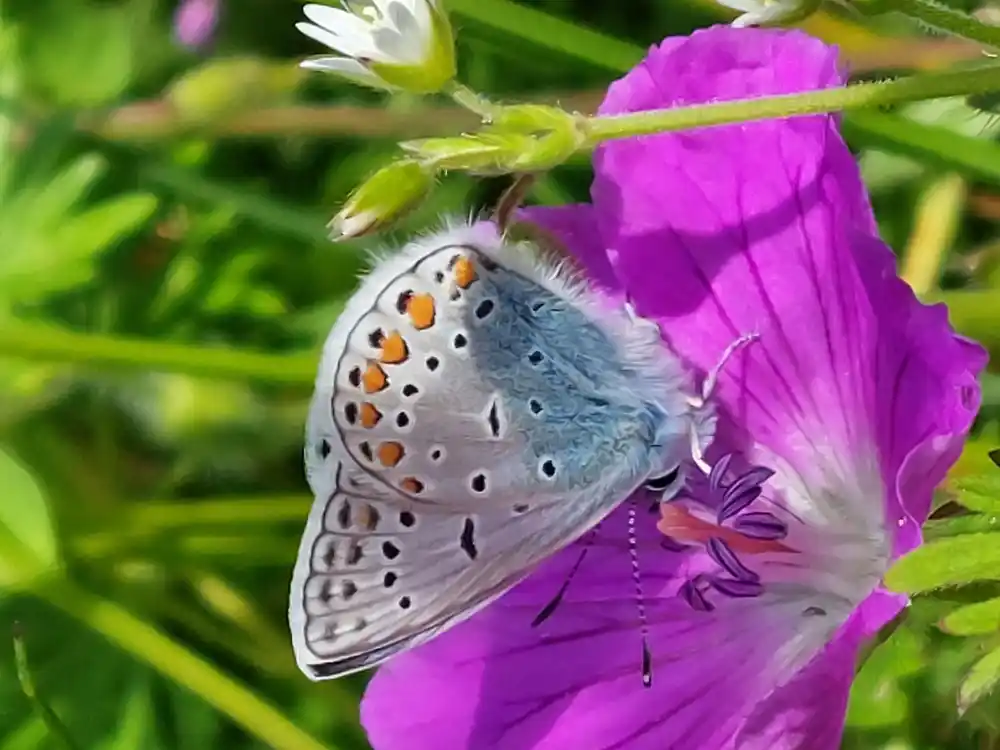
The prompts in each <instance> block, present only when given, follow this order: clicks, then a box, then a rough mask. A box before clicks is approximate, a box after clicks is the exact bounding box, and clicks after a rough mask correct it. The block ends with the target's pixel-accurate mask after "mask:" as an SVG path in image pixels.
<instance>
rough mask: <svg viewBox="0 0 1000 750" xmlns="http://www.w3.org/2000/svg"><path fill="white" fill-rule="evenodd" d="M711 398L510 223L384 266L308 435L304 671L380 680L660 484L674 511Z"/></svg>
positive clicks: (436, 236) (338, 329)
mask: <svg viewBox="0 0 1000 750" xmlns="http://www.w3.org/2000/svg"><path fill="white" fill-rule="evenodd" d="M724 357H725V355H724ZM709 380H711V376H710V378H709ZM707 382H708V381H706V383H707ZM707 395H708V394H707V392H705V391H704V390H703V391H702V394H701V395H700V396H699V395H698V394H697V393H695V391H694V389H693V388H692V386H691V382H690V378H689V376H688V374H687V373H686V372H685V370H684V368H683V367H682V365H681V363H680V362H679V361H678V359H677V358H676V357H675V356H674V355H673V354H672V353H671V352H670V351H669V349H668V348H667V347H666V346H665V345H664V343H663V341H662V339H661V336H660V331H659V329H658V327H657V325H656V324H655V323H652V322H650V321H647V320H644V319H642V318H640V317H638V316H637V315H636V314H635V313H634V311H633V310H632V308H631V307H630V306H629V305H627V304H625V303H622V302H619V301H615V300H613V299H610V298H609V297H608V296H607V295H604V294H601V293H600V292H599V291H598V290H597V289H596V288H594V287H593V286H591V285H590V284H588V283H587V281H586V280H585V279H584V278H583V277H582V276H581V275H580V274H579V273H576V272H574V271H573V270H572V268H571V267H570V266H569V265H568V264H567V263H565V262H563V261H560V260H558V259H555V258H553V257H551V256H549V255H546V254H545V253H542V252H540V251H539V248H538V247H537V246H535V245H534V244H533V243H530V242H524V241H514V240H512V239H511V238H510V237H507V236H505V235H504V234H503V233H502V232H501V231H500V230H499V229H498V228H497V226H496V224H493V223H490V222H475V223H471V222H467V223H461V224H454V225H452V226H449V227H446V228H445V229H443V230H441V231H439V232H436V233H433V234H430V235H429V236H426V237H422V238H418V239H415V240H413V241H411V242H410V243H409V244H407V245H405V246H404V247H403V248H402V250H401V251H399V252H398V253H397V254H395V255H392V256H390V257H387V258H383V259H380V260H378V261H377V262H376V264H375V266H374V268H373V270H372V271H371V272H370V273H369V275H368V276H367V277H366V278H365V279H364V280H363V281H362V283H361V285H360V287H359V289H358V290H357V292H356V293H355V294H354V295H353V297H352V298H351V299H350V300H349V301H348V303H347V305H346V307H345V309H344V312H343V313H342V314H341V315H340V317H339V318H338V319H337V321H336V323H335V324H334V326H333V329H332V330H331V332H330V334H329V336H328V338H327V340H326V343H325V346H324V349H323V355H322V358H321V362H320V365H319V372H318V375H317V379H316V389H315V394H314V397H313V400H312V403H311V406H310V411H309V415H308V420H307V426H306V445H305V465H306V475H307V478H308V482H309V485H310V488H311V489H312V492H313V494H314V495H315V503H314V505H313V507H312V510H311V512H310V515H309V518H308V521H307V524H306V529H305V533H304V534H303V537H302V541H301V546H300V549H299V555H298V559H297V562H296V565H295V569H294V574H293V580H292V586H291V597H290V608H289V623H290V627H291V634H292V642H293V646H294V651H295V657H296V661H297V663H298V665H299V668H300V669H301V670H302V671H303V672H304V673H305V674H306V675H307V676H308V677H309V678H310V679H313V680H322V679H330V678H335V677H340V676H342V675H346V674H349V673H352V672H355V671H358V670H361V669H365V668H368V667H372V666H375V665H377V664H379V663H381V662H382V661H384V660H385V659H388V658H389V657H391V656H393V655H394V654H398V653H400V652H401V651H405V650H407V649H410V648H413V647H414V646H417V645H419V644H420V643H423V642H425V641H427V640H429V639H431V638H433V637H435V636H436V635H438V634H440V633H442V632H443V631H445V630H447V629H448V628H450V627H452V626H453V625H455V624H457V623H458V622H460V621H462V620H464V619H465V618H467V617H469V616H471V615H472V614H473V613H475V612H476V611H478V610H480V609H481V608H483V607H485V606H486V605H487V604H489V603H490V602H491V601H493V600H495V599H496V598H497V597H499V596H500V595H501V594H503V593H504V592H505V591H507V590H508V589H510V588H511V587H512V586H514V585H515V584H516V583H518V582H519V581H520V580H522V579H523V578H524V577H525V576H526V575H528V574H529V573H530V572H531V570H532V569H533V567H534V566H535V565H537V564H538V563H539V562H541V561H543V560H544V559H545V558H547V557H549V556H550V555H552V554H553V553H555V552H556V551H558V550H560V549H562V548H563V547H565V546H566V545H568V544H570V543H571V542H573V541H575V540H577V539H578V538H580V537H581V536H582V535H583V534H585V533H586V532H587V531H588V530H589V529H591V528H593V527H594V526H595V525H596V524H597V523H599V522H600V521H601V520H602V519H603V518H604V517H605V516H607V515H608V514H609V513H610V512H611V511H612V510H614V508H615V507H616V506H617V505H618V504H619V503H621V502H622V501H623V500H625V499H626V498H627V497H628V496H629V495H631V494H632V493H633V492H634V491H635V490H636V489H637V488H639V487H640V486H643V485H648V486H649V487H650V488H651V489H655V490H656V491H657V492H662V493H664V498H667V497H669V496H670V494H671V493H672V492H674V491H675V488H674V487H673V486H672V485H675V484H676V481H675V480H676V479H677V478H678V477H679V476H680V473H679V467H680V465H681V463H682V461H684V460H685V459H688V458H691V457H692V456H695V457H697V456H700V454H701V453H702V452H703V451H704V449H705V447H706V446H707V445H708V444H709V443H710V442H711V439H712V436H713V432H714V425H715V417H714V414H713V411H712V407H711V403H710V402H709V400H708V399H707V398H706V396H707ZM681 481H682V480H681ZM527 625H528V623H526V626H527Z"/></svg>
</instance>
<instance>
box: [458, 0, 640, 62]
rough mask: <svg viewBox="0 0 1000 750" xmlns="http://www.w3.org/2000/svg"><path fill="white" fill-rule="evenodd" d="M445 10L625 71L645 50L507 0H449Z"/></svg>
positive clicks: (547, 46)
mask: <svg viewBox="0 0 1000 750" xmlns="http://www.w3.org/2000/svg"><path fill="white" fill-rule="evenodd" d="M448 10H450V11H451V12H453V13H455V14H456V15H458V16H461V17H463V18H467V19H469V20H471V21H474V22H476V23H479V24H482V25H484V26H489V27H491V28H493V29H496V30H498V31H501V32H503V34H504V36H505V37H508V38H509V37H511V36H513V37H516V38H518V39H524V40H526V41H529V42H532V43H534V44H536V45H538V46H540V47H543V48H545V49H550V50H553V51H555V52H561V53H563V54H565V55H569V56H571V57H575V58H577V59H578V60H581V61H583V62H587V63H590V64H591V65H594V66H597V67H599V68H609V69H611V70H619V71H626V70H628V69H629V68H631V67H632V66H633V65H635V64H636V63H638V62H639V61H640V60H641V59H642V56H643V53H644V50H643V49H642V48H641V47H639V46H638V45H635V44H630V43H628V42H623V41H621V40H620V39H616V38H615V37H613V36H609V35H608V34H602V33H601V32H599V31H593V30H591V29H587V28H584V27H583V26H579V25H577V24H575V23H572V22H570V21H564V20H562V19H561V18H557V17H555V16H552V15H549V14H548V13H543V12H542V11H539V10H535V9H534V8H531V7H528V6H527V5H522V4H520V3H513V2H510V0H448Z"/></svg>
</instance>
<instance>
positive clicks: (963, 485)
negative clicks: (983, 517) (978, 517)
mask: <svg viewBox="0 0 1000 750" xmlns="http://www.w3.org/2000/svg"><path fill="white" fill-rule="evenodd" d="M951 486H952V488H954V490H955V491H956V492H957V497H956V498H955V499H956V500H957V501H958V502H959V503H961V504H962V505H964V506H965V507H966V508H968V509H969V510H975V511H979V512H980V513H1000V472H994V473H993V474H984V475H981V476H974V477H962V478H961V479H956V480H954V481H953V482H952V483H951Z"/></svg>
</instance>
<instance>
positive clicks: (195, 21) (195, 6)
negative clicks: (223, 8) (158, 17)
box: [174, 0, 220, 48]
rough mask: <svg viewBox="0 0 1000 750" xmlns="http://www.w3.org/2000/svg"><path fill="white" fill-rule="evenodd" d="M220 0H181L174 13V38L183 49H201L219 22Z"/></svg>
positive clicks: (210, 37) (209, 39)
mask: <svg viewBox="0 0 1000 750" xmlns="http://www.w3.org/2000/svg"><path fill="white" fill-rule="evenodd" d="M219 3H220V0H181V3H180V5H178V6H177V10H176V12H175V13H174V37H175V38H176V39H177V41H178V42H180V43H181V44H182V45H184V46H185V47H192V48H197V47H203V46H204V45H206V44H208V43H209V42H210V41H211V40H212V35H213V34H214V33H215V27H216V25H217V24H218V21H219Z"/></svg>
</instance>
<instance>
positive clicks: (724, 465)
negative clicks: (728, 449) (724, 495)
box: [708, 453, 733, 495]
mask: <svg viewBox="0 0 1000 750" xmlns="http://www.w3.org/2000/svg"><path fill="white" fill-rule="evenodd" d="M732 460H733V454H732V453H727V454H726V455H724V456H723V457H722V458H720V459H719V460H718V461H716V462H715V463H714V464H713V465H712V470H711V471H710V472H709V473H708V487H709V492H710V493H711V494H713V495H714V494H715V493H716V492H719V491H720V490H721V489H722V488H723V487H725V485H724V484H723V483H722V480H723V479H725V478H726V472H727V471H729V464H730V463H731V462H732Z"/></svg>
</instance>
